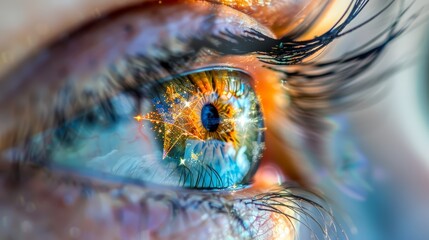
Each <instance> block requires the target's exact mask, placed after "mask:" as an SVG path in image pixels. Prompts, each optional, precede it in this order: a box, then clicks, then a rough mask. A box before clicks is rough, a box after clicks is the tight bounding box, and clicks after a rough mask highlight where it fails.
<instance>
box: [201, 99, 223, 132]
mask: <svg viewBox="0 0 429 240" xmlns="http://www.w3.org/2000/svg"><path fill="white" fill-rule="evenodd" d="M201 122H202V123H203V126H204V127H205V128H206V129H207V131H209V132H214V131H216V129H217V128H218V126H219V123H220V118H219V112H218V111H217V109H216V107H215V106H213V104H211V103H209V104H206V105H204V106H203V109H201Z"/></svg>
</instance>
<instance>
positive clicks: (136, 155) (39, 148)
mask: <svg viewBox="0 0 429 240" xmlns="http://www.w3.org/2000/svg"><path fill="white" fill-rule="evenodd" d="M250 84H251V78H250V76H249V75H247V74H246V73H244V72H243V71H241V70H238V69H231V68H228V69H227V68H211V69H201V70H198V71H194V72H190V73H184V74H181V75H179V76H176V77H172V78H168V79H163V80H160V81H158V82H156V83H154V84H151V85H149V86H145V87H141V88H140V89H139V90H138V91H135V90H134V91H133V92H122V93H121V94H119V95H117V96H115V97H111V98H110V99H106V100H104V101H102V102H100V103H98V104H96V105H95V106H93V107H91V108H90V109H89V110H84V111H82V112H81V113H78V114H76V115H77V116H75V117H72V119H70V120H69V119H64V117H60V119H62V120H61V123H60V124H59V126H58V127H56V128H54V129H51V130H47V131H45V132H43V133H40V134H38V135H37V136H35V137H34V138H32V139H31V140H30V142H29V143H28V145H27V147H26V150H24V151H25V152H26V154H29V156H27V157H25V158H26V159H33V161H34V159H39V160H36V161H38V162H42V161H43V162H44V164H45V165H50V166H51V167H52V166H59V167H71V168H73V169H75V170H76V171H80V170H85V169H87V170H89V169H90V170H93V171H100V172H103V173H108V174H111V175H113V176H120V177H124V178H130V179H133V180H140V181H144V182H151V183H155V184H162V185H169V186H181V187H189V188H227V187H234V188H236V187H238V186H239V185H246V184H248V183H249V181H250V180H251V178H252V176H253V174H254V173H255V171H256V168H257V165H258V162H259V160H260V158H261V156H262V150H263V148H264V139H263V135H264V124H263V117H262V113H261V107H260V104H259V100H258V97H257V95H256V93H255V92H254V90H253V89H252V87H251V85H250Z"/></svg>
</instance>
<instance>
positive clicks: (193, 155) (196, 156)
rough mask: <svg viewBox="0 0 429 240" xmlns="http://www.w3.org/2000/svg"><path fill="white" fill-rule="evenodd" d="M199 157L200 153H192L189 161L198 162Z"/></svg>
mask: <svg viewBox="0 0 429 240" xmlns="http://www.w3.org/2000/svg"><path fill="white" fill-rule="evenodd" d="M201 155H202V154H201V153H194V152H192V153H191V159H192V160H194V161H198V160H199V158H200V156H201Z"/></svg>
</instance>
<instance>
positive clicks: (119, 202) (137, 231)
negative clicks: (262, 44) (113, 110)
mask: <svg viewBox="0 0 429 240" xmlns="http://www.w3.org/2000/svg"><path fill="white" fill-rule="evenodd" d="M54 2H56V1H47V0H46V1H38V3H37V4H35V3H33V2H28V1H24V0H21V1H16V2H14V3H13V4H11V3H6V2H5V1H2V2H0V9H1V10H0V15H2V16H6V17H4V21H3V20H2V21H1V22H0V29H5V30H6V31H7V32H8V34H7V37H4V38H2V39H1V40H0V49H1V52H0V54H1V59H0V61H2V62H1V64H0V76H2V78H0V82H1V83H2V84H3V85H2V86H8V87H9V88H7V89H8V90H7V91H6V90H5V89H6V88H3V90H2V92H1V99H0V109H1V112H0V115H1V116H2V119H4V122H3V123H2V125H1V127H0V136H1V141H0V149H2V150H3V149H8V148H10V147H12V146H13V145H12V142H10V141H8V140H10V139H11V136H12V135H13V134H12V133H15V132H17V131H19V130H20V129H22V126H25V125H26V124H28V119H43V116H45V115H46V113H44V112H43V111H42V109H43V110H45V111H49V110H52V109H53V108H54V106H50V105H49V104H54V103H55V101H51V102H49V99H50V97H51V96H52V95H50V94H49V93H52V92H55V91H58V89H60V87H61V86H62V85H63V84H64V82H63V81H65V80H68V81H70V79H73V80H75V81H74V84H76V85H77V86H86V85H85V84H88V83H97V82H96V81H97V77H99V76H100V75H102V74H104V73H105V71H106V66H107V65H109V64H112V63H113V62H115V61H116V60H117V59H119V58H120V56H122V55H124V54H130V53H135V52H138V51H145V54H148V55H150V54H158V52H157V51H156V50H155V51H152V52H151V51H150V49H151V48H152V47H153V46H155V45H156V43H159V42H160V41H163V40H165V39H175V37H177V36H179V35H180V36H183V35H189V36H190V35H191V34H192V33H193V31H195V30H196V29H195V28H193V27H196V26H198V24H197V23H198V20H201V21H203V20H204V19H205V16H207V15H208V14H213V15H214V17H215V21H214V22H215V24H214V27H212V28H210V29H209V31H214V32H216V31H220V30H221V29H222V30H223V29H228V30H229V31H231V32H233V33H237V34H239V33H243V29H250V28H252V29H255V30H258V31H260V32H262V33H264V34H265V35H267V36H271V37H278V36H282V35H284V34H285V33H287V32H289V31H291V30H292V29H295V28H297V27H298V25H296V22H294V21H292V19H304V22H305V19H306V17H309V18H311V17H314V16H313V15H311V14H310V13H312V10H313V11H314V8H316V4H315V2H317V1H289V0H284V1H277V3H276V4H275V6H272V5H270V4H268V3H261V2H260V1H255V3H254V4H248V3H247V2H244V1H243V2H241V1H214V2H218V3H221V5H213V3H207V2H193V1H192V2H191V1H186V3H182V2H181V1H171V2H168V3H162V4H160V3H158V1H156V2H150V1H134V0H129V1H128V0H125V1H117V0H108V1H105V0H103V1H80V0H75V1H68V2H67V4H60V3H54ZM136 3H138V4H142V5H135V7H134V8H135V9H134V8H133V7H131V8H130V11H133V12H134V14H135V15H134V17H136V16H140V17H141V23H139V24H141V25H140V26H143V27H141V29H138V27H135V28H133V29H137V30H136V32H132V33H131V34H130V36H128V35H126V36H125V37H123V36H124V35H121V34H119V33H118V34H114V31H115V29H117V28H116V27H117V26H122V25H126V23H136V21H135V20H136V19H132V18H131V17H127V16H126V14H124V13H123V12H122V15H121V14H120V15H116V16H119V17H118V18H117V19H119V20H120V21H113V20H111V19H110V18H107V19H104V18H103V17H104V16H107V14H109V13H111V12H112V11H114V10H116V9H118V8H123V7H125V6H129V5H133V4H136ZM33 5H34V8H33ZM141 6H145V7H141ZM213 9H216V10H215V11H213ZM153 11H155V12H157V13H158V14H153ZM12 12H13V13H20V14H10V13H12ZM8 13H9V14H8ZM190 14H193V18H192V19H193V20H194V22H193V23H194V24H195V25H192V24H190V23H189V22H186V21H185V20H186V19H187V18H186V16H187V15H190ZM24 16H25V17H24ZM53 19H59V20H58V21H54V20H53ZM95 19H101V20H103V21H102V22H101V23H99V24H94V25H91V26H88V27H87V28H83V29H82V30H81V32H80V33H81V34H80V35H79V34H77V35H75V36H77V37H76V38H73V36H72V37H70V38H64V39H63V40H62V41H61V44H60V45H58V44H57V45H54V46H53V47H52V48H50V49H49V52H48V53H49V54H48V57H47V58H43V55H38V54H37V52H38V51H40V49H44V48H45V47H47V46H49V45H50V44H52V43H53V42H55V39H58V38H61V36H64V35H63V34H66V33H69V32H70V31H73V30H75V29H77V28H78V27H79V26H81V25H82V24H83V23H87V22H90V21H92V20H95ZM113 19H115V18H113ZM117 19H116V20H117ZM35 22H36V23H37V26H33V25H34V23H35ZM12 23H13V24H12ZM89 30H91V31H89ZM109 32H110V33H111V34H112V37H111V38H110V39H109V40H110V42H109V41H103V39H105V38H107V37H106V35H105V34H107V33H109ZM313 34H314V35H317V31H315V32H314V33H313ZM139 36H140V37H141V36H146V37H144V38H141V39H140V40H135V39H139V38H138V37H139ZM147 36H150V37H147ZM70 39H71V40H70ZM72 40H73V41H72ZM111 42H113V43H115V47H113V48H112V47H111V45H110V44H109V43H111ZM132 44H136V45H135V46H136V47H134V48H133V45H132ZM75 45H76V46H79V48H76V47H73V46H75ZM165 45H169V46H170V47H171V48H172V49H177V48H180V47H183V46H181V45H180V44H179V43H175V42H168V43H165ZM40 56H42V57H40ZM24 59H29V60H26V61H24ZM88 59H95V60H94V61H93V62H91V63H90V62H87V61H89V60H88ZM33 60H35V61H33ZM219 65H222V66H228V67H234V68H240V69H245V70H246V71H247V72H248V73H249V75H251V77H252V78H253V79H254V81H255V82H254V85H255V89H256V91H257V93H258V94H259V95H260V98H261V101H262V106H263V109H264V114H265V120H266V127H267V129H268V130H267V133H266V147H267V149H266V151H265V154H264V159H263V160H262V164H263V165H262V166H261V169H260V172H258V174H257V175H256V177H255V180H254V182H255V184H254V185H253V187H251V188H249V189H245V190H240V191H226V190H225V191H220V192H205V193H201V192H199V191H198V190H192V191H191V190H184V189H177V188H176V189H174V188H173V189H170V188H166V187H162V186H152V185H150V184H148V185H146V184H144V185H133V184H126V183H120V182H114V181H113V182H110V181H108V180H104V179H102V178H101V179H100V178H95V177H92V176H85V175H84V176H81V175H79V176H76V174H74V173H70V172H66V171H61V170H59V171H56V172H49V173H47V172H45V171H37V169H33V168H25V169H21V171H20V174H19V176H16V175H13V174H12V172H13V171H12V172H11V171H9V170H10V163H8V162H4V161H1V164H0V171H1V175H0V184H1V189H2V191H1V192H0V199H1V200H0V212H1V213H2V215H1V216H2V219H1V224H0V238H2V239H3V238H4V239H26V238H29V237H31V238H33V239H34V238H38V239H146V238H147V239H187V238H189V236H190V235H192V236H193V237H194V238H196V239H200V238H203V237H205V238H207V236H209V237H208V238H209V239H225V238H227V237H232V238H255V237H259V238H261V239H265V238H268V239H269V238H272V239H292V238H293V237H295V227H297V226H299V223H298V222H297V221H296V220H295V219H294V218H296V217H297V215H299V214H303V215H304V214H305V213H303V212H300V211H301V210H302V209H299V210H293V208H292V207H294V206H295V205H294V204H296V203H295V202H294V199H293V198H292V197H291V196H290V192H289V191H287V190H283V189H282V188H281V187H279V186H276V184H278V183H279V179H294V180H297V181H300V182H302V183H305V182H307V181H311V179H310V180H308V179H307V178H308V174H307V173H306V172H305V166H304V164H298V161H299V159H296V158H295V157H294V155H293V154H291V153H290V151H289V149H286V148H285V147H284V144H285V141H286V140H285V139H282V138H279V137H278V135H276V134H275V132H276V131H278V130H279V129H282V126H283V124H284V123H283V121H284V120H286V115H285V113H284V109H285V108H286V107H287V100H285V99H284V98H282V96H283V94H284V92H283V90H282V88H281V86H280V81H279V78H280V76H279V74H278V73H276V72H274V71H271V70H269V69H267V68H265V67H264V65H263V64H262V63H261V62H260V61H259V60H258V59H257V57H256V56H253V55H246V56H217V55H210V54H209V55H206V56H203V57H201V58H198V60H197V61H193V62H192V64H191V65H187V66H186V67H185V68H186V69H180V70H181V71H183V72H184V71H189V70H194V69H198V68H202V67H209V66H219ZM47 66H48V67H47ZM18 73H19V74H18ZM164 74H166V73H164ZM166 76H167V75H163V76H162V77H166ZM155 80H156V79H149V80H148V81H155ZM12 83H18V85H17V86H19V87H17V86H13V84H12ZM95 86H96V87H97V85H95ZM93 87H94V86H93ZM9 89H10V90H9ZM17 89H19V91H18V90H17ZM18 92H19V97H15V98H16V99H14V101H13V102H12V103H11V101H10V99H11V98H13V97H14V96H15V95H16V93H18ZM35 99H36V100H37V101H39V102H37V101H35ZM29 102H31V106H29V105H28V103H29ZM38 114H39V115H38ZM33 125H35V127H34V126H33V128H34V129H32V131H35V132H37V131H40V130H41V129H43V128H45V127H46V126H42V124H41V123H40V127H39V123H38V122H37V121H36V120H34V122H33ZM15 140H16V139H14V140H13V141H15ZM11 141H12V140H11ZM267 166H268V167H267ZM273 166H276V167H273ZM273 168H274V169H273ZM14 173H15V172H14ZM12 178H20V181H18V182H17V181H12V180H11V179H12ZM271 191H274V192H276V194H277V195H270V196H269V197H265V198H261V199H260V198H258V197H257V196H259V195H260V194H263V193H266V192H271ZM267 201H273V202H276V203H278V205H279V206H278V207H277V209H276V210H278V211H280V212H281V213H278V212H273V211H262V210H261V206H264V203H266V202H267ZM310 204H311V203H310ZM285 215H288V216H291V217H290V218H289V217H286V216H285ZM11 226H18V230H17V229H14V228H12V227H11ZM226 226H228V227H226Z"/></svg>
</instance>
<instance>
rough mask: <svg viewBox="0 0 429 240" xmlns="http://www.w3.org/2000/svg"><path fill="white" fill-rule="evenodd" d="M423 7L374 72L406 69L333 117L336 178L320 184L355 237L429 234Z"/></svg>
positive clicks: (428, 54)
mask: <svg viewBox="0 0 429 240" xmlns="http://www.w3.org/2000/svg"><path fill="white" fill-rule="evenodd" d="M386 2H387V1H372V2H371V3H370V6H368V7H367V9H366V10H369V9H380V7H381V6H384V4H386ZM404 2H408V3H409V2H410V1H404ZM376 5H378V6H376ZM425 7H426V8H425ZM390 10H391V11H390V12H389V14H387V15H386V16H384V17H383V18H381V19H379V21H378V22H375V23H371V24H370V25H369V26H368V28H365V29H366V30H365V31H366V32H365V31H358V34H352V35H353V36H349V37H346V38H345V39H343V40H341V41H339V42H337V43H336V45H335V47H334V49H335V51H341V49H342V50H344V51H346V50H347V49H350V46H356V45H359V41H360V40H362V41H365V39H368V35H370V34H371V31H373V30H374V29H377V25H378V26H384V25H383V22H384V23H385V22H386V21H389V18H390V19H392V17H393V16H394V15H395V11H398V8H392V9H390ZM419 10H420V11H421V12H420V18H419V20H418V21H417V22H416V24H414V26H413V27H412V28H411V29H410V30H409V31H408V32H407V33H406V34H405V35H403V36H402V37H400V38H399V40H397V41H396V42H395V43H393V44H392V45H391V46H390V47H389V48H388V49H387V51H386V52H385V53H384V54H383V57H382V59H381V61H379V62H378V63H377V64H376V66H375V68H374V69H373V70H372V73H376V72H377V71H380V70H381V69H383V67H385V66H387V65H390V66H393V65H395V64H397V66H398V68H400V69H398V71H397V72H395V74H393V75H392V76H390V77H389V78H388V81H387V82H386V83H383V86H381V89H380V91H381V94H380V95H381V96H382V97H381V98H377V99H376V100H370V101H371V102H370V104H367V105H366V106H361V107H357V108H354V109H353V110H349V111H345V112H343V113H341V114H336V115H333V116H331V117H330V120H331V122H332V124H333V126H335V127H334V128H335V129H336V130H335V131H333V133H332V135H331V140H332V141H331V142H332V149H333V151H332V152H333V153H334V154H335V157H334V158H333V159H334V161H336V163H337V164H336V165H335V166H336V173H337V176H336V177H335V180H333V179H332V178H330V177H329V178H325V179H324V180H323V182H322V183H321V184H322V185H323V186H324V188H325V189H328V190H327V191H328V194H327V195H328V196H329V197H330V198H333V199H334V201H335V202H336V203H337V207H338V209H337V210H339V211H340V212H341V211H342V212H344V214H343V223H342V224H344V225H345V226H346V228H349V229H350V233H349V238H350V239H367V240H370V239H422V240H423V239H429V75H428V74H429V68H428V67H429V25H428V24H427V22H428V21H427V1H426V0H417V1H415V3H414V6H413V7H412V11H411V12H414V13H415V12H417V11H419ZM370 15H371V11H365V15H363V16H361V17H368V16H370ZM370 74H371V73H370ZM369 76H370V75H369ZM329 189H330V190H329ZM338 190H339V191H340V192H341V194H338V192H336V191H338Z"/></svg>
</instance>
